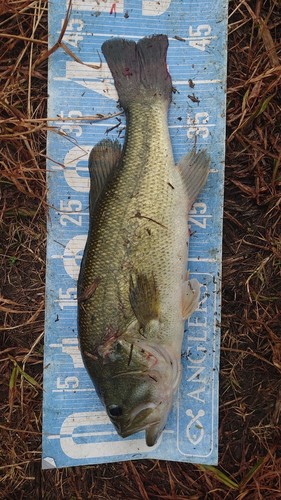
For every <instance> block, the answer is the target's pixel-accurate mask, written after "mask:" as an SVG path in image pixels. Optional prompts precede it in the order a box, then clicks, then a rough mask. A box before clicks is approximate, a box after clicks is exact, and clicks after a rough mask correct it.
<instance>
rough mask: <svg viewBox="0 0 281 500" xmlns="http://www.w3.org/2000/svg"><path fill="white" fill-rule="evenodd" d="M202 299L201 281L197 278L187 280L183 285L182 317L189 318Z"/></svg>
mask: <svg viewBox="0 0 281 500" xmlns="http://www.w3.org/2000/svg"><path fill="white" fill-rule="evenodd" d="M199 301H200V283H199V282H198V281H197V280H196V279H194V278H193V279H191V280H188V281H185V282H184V283H183V286H182V317H183V319H185V320H186V319H187V318H189V316H191V314H192V313H193V312H194V311H196V309H197V308H198V305H199Z"/></svg>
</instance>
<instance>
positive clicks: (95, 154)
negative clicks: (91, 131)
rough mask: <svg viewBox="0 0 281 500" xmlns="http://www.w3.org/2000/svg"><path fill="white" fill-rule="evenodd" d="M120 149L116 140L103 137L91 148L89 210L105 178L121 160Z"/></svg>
mask: <svg viewBox="0 0 281 500" xmlns="http://www.w3.org/2000/svg"><path fill="white" fill-rule="evenodd" d="M121 155H122V149H121V146H120V144H119V142H118V141H112V140H110V139H103V140H102V141H100V142H98V143H97V144H96V145H95V146H94V147H93V149H92V150H91V153H90V156H89V173H90V180H91V187H90V211H92V210H93V209H94V206H95V204H96V201H97V199H98V198H99V196H100V194H101V192H102V191H103V188H104V186H105V184H106V183H107V180H108V179H109V177H110V176H111V174H112V172H113V171H114V169H115V168H116V167H117V166H118V164H119V163H120V160H121Z"/></svg>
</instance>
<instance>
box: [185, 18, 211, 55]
mask: <svg viewBox="0 0 281 500" xmlns="http://www.w3.org/2000/svg"><path fill="white" fill-rule="evenodd" d="M211 31H212V28H211V26H210V25H209V24H199V26H197V27H196V28H194V27H193V26H189V37H190V38H192V40H189V45H190V47H194V48H195V49H198V50H201V51H204V50H205V49H206V46H207V45H210V43H211V39H210V38H206V37H208V36H210V34H211Z"/></svg>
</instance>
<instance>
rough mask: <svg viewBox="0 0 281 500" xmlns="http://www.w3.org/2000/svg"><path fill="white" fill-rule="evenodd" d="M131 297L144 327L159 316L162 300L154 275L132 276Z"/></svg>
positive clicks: (132, 305) (134, 309) (131, 301)
mask: <svg viewBox="0 0 281 500" xmlns="http://www.w3.org/2000/svg"><path fill="white" fill-rule="evenodd" d="M129 298H130V303H131V307H132V309H133V311H134V313H135V316H136V318H137V320H138V321H139V323H140V325H141V326H142V327H144V326H145V325H147V324H148V323H149V322H150V321H152V320H157V319H158V318H159V312H160V300H159V290H158V288H157V285H156V282H155V279H154V276H153V275H151V276H150V277H148V276H146V275H145V274H138V275H136V276H134V277H133V276H131V277H130V291H129Z"/></svg>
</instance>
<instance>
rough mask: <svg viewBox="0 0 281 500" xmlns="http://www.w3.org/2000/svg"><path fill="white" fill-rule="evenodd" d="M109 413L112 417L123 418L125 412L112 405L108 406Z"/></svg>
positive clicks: (119, 407)
mask: <svg viewBox="0 0 281 500" xmlns="http://www.w3.org/2000/svg"><path fill="white" fill-rule="evenodd" d="M107 409H108V413H109V415H110V416H111V417H121V416H122V415H123V410H122V408H121V406H118V405H110V406H108V408H107Z"/></svg>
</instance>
